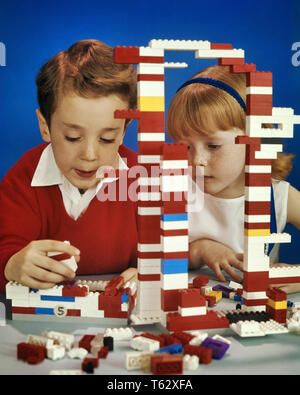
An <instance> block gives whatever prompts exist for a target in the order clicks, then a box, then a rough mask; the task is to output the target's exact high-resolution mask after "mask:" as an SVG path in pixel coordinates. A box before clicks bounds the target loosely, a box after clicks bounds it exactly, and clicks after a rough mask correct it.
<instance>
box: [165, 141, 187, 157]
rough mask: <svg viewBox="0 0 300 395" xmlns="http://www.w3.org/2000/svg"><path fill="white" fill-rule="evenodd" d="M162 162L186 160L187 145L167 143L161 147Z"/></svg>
mask: <svg viewBox="0 0 300 395" xmlns="http://www.w3.org/2000/svg"><path fill="white" fill-rule="evenodd" d="M161 153H162V155H163V160H185V159H187V158H188V151H187V145H186V144H183V143H167V144H164V145H163V147H162V152H161Z"/></svg>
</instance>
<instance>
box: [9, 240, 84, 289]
mask: <svg viewBox="0 0 300 395" xmlns="http://www.w3.org/2000/svg"><path fill="white" fill-rule="evenodd" d="M54 251H57V252H61V253H66V254H69V255H70V256H72V255H74V256H75V260H76V262H78V261H79V259H80V256H79V254H80V251H79V250H78V249H77V248H75V247H73V246H71V245H68V244H66V243H64V242H62V241H55V240H37V241H32V242H31V243H29V244H28V245H27V246H26V247H25V248H23V249H22V250H20V251H19V252H17V253H16V254H14V255H13V256H12V257H11V258H10V259H9V261H8V262H7V264H6V267H5V271H4V275H5V277H6V279H7V280H8V281H17V282H18V283H20V284H23V285H26V286H28V287H31V288H37V289H48V288H52V287H54V286H55V284H57V283H60V282H62V281H64V280H65V279H66V278H74V277H75V273H74V272H73V271H72V270H71V269H70V268H69V267H67V266H66V265H64V264H63V263H61V262H58V261H56V260H55V259H52V258H50V257H48V256H47V253H48V252H54Z"/></svg>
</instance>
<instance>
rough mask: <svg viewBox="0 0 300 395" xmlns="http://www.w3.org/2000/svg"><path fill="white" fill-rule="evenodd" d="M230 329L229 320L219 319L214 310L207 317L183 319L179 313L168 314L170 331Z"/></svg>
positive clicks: (199, 316)
mask: <svg viewBox="0 0 300 395" xmlns="http://www.w3.org/2000/svg"><path fill="white" fill-rule="evenodd" d="M228 327H229V320H228V319H227V318H226V317H219V316H218V314H217V313H216V312H215V311H213V310H210V311H208V312H207V314H206V315H197V316H192V317H182V316H181V315H180V314H178V313H168V314H167V329H168V330H169V331H178V330H181V331H189V330H198V329H215V328H228Z"/></svg>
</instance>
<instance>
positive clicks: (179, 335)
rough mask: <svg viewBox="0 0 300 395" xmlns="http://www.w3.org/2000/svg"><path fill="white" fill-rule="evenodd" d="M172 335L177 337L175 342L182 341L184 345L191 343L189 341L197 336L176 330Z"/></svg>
mask: <svg viewBox="0 0 300 395" xmlns="http://www.w3.org/2000/svg"><path fill="white" fill-rule="evenodd" d="M172 336H173V337H174V338H175V339H176V342H175V343H180V344H182V345H183V346H184V345H185V344H189V342H190V341H191V340H192V339H193V338H194V337H195V336H194V335H192V334H190V333H187V332H183V331H176V332H174V333H172Z"/></svg>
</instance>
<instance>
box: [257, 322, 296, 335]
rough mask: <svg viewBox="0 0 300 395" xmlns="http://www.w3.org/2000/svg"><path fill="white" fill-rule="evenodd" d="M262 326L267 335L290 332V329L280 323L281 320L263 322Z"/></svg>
mask: <svg viewBox="0 0 300 395" xmlns="http://www.w3.org/2000/svg"><path fill="white" fill-rule="evenodd" d="M260 328H261V330H262V331H263V332H264V333H265V334H266V335H279V334H282V333H288V332H289V330H288V329H287V328H285V327H284V326H283V325H282V324H280V323H279V322H276V321H274V320H269V321H266V322H261V323H260Z"/></svg>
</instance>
